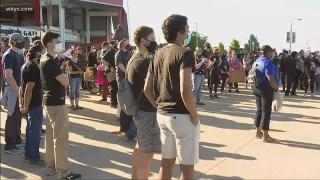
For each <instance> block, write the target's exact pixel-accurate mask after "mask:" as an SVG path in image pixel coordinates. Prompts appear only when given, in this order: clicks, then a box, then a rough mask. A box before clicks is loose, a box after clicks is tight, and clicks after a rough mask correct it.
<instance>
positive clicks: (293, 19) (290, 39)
mask: <svg viewBox="0 0 320 180" xmlns="http://www.w3.org/2000/svg"><path fill="white" fill-rule="evenodd" d="M301 20H302V19H300V18H299V19H292V20H291V25H290V41H289V43H290V51H289V52H290V53H291V46H292V24H293V21H301Z"/></svg>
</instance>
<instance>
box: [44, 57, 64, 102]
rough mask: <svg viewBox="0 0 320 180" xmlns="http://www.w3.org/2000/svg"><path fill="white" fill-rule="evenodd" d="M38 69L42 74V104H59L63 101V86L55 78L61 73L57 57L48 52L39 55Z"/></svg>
mask: <svg viewBox="0 0 320 180" xmlns="http://www.w3.org/2000/svg"><path fill="white" fill-rule="evenodd" d="M40 70H41V73H42V76H43V79H42V80H43V85H44V96H43V104H44V105H46V106H60V105H64V104H65V103H66V102H65V87H64V86H63V85H62V84H61V83H60V82H59V81H58V80H57V79H56V77H57V76H59V75H60V74H62V70H61V69H60V66H59V59H58V58H57V57H56V58H54V57H53V56H51V55H49V54H45V55H42V56H41V60H40Z"/></svg>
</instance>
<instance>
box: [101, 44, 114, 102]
mask: <svg viewBox="0 0 320 180" xmlns="http://www.w3.org/2000/svg"><path fill="white" fill-rule="evenodd" d="M116 51H117V50H116V49H115V47H114V46H112V45H111V47H110V49H109V51H108V52H106V53H105V54H104V56H103V58H102V64H103V65H104V67H105V68H106V78H107V80H108V82H109V94H110V106H111V108H117V106H118V101H117V93H118V85H117V81H116V67H115V61H114V56H115V54H116ZM103 89H104V90H105V89H108V87H105V85H104V87H103ZM105 96H106V95H105ZM105 99H107V97H105Z"/></svg>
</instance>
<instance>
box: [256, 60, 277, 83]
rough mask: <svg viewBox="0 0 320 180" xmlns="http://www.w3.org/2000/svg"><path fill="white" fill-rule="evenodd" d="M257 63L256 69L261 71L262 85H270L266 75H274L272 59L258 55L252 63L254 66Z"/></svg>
mask: <svg viewBox="0 0 320 180" xmlns="http://www.w3.org/2000/svg"><path fill="white" fill-rule="evenodd" d="M257 64H258V67H257V70H258V71H260V72H261V75H262V77H261V78H262V83H263V85H266V86H270V83H269V80H268V79H267V75H270V76H273V77H275V68H274V64H273V63H272V61H271V60H270V59H268V58H266V57H263V56H260V57H259V58H258V59H257V60H256V61H255V62H254V63H253V65H252V68H255V67H256V65H257Z"/></svg>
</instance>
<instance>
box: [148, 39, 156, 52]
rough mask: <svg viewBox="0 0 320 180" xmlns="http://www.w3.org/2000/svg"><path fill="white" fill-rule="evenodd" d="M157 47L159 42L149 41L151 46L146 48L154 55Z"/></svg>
mask: <svg viewBox="0 0 320 180" xmlns="http://www.w3.org/2000/svg"><path fill="white" fill-rule="evenodd" d="M157 46H158V44H157V42H155V41H149V45H148V46H146V48H147V49H148V52H149V53H151V54H153V53H155V52H156V49H157Z"/></svg>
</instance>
